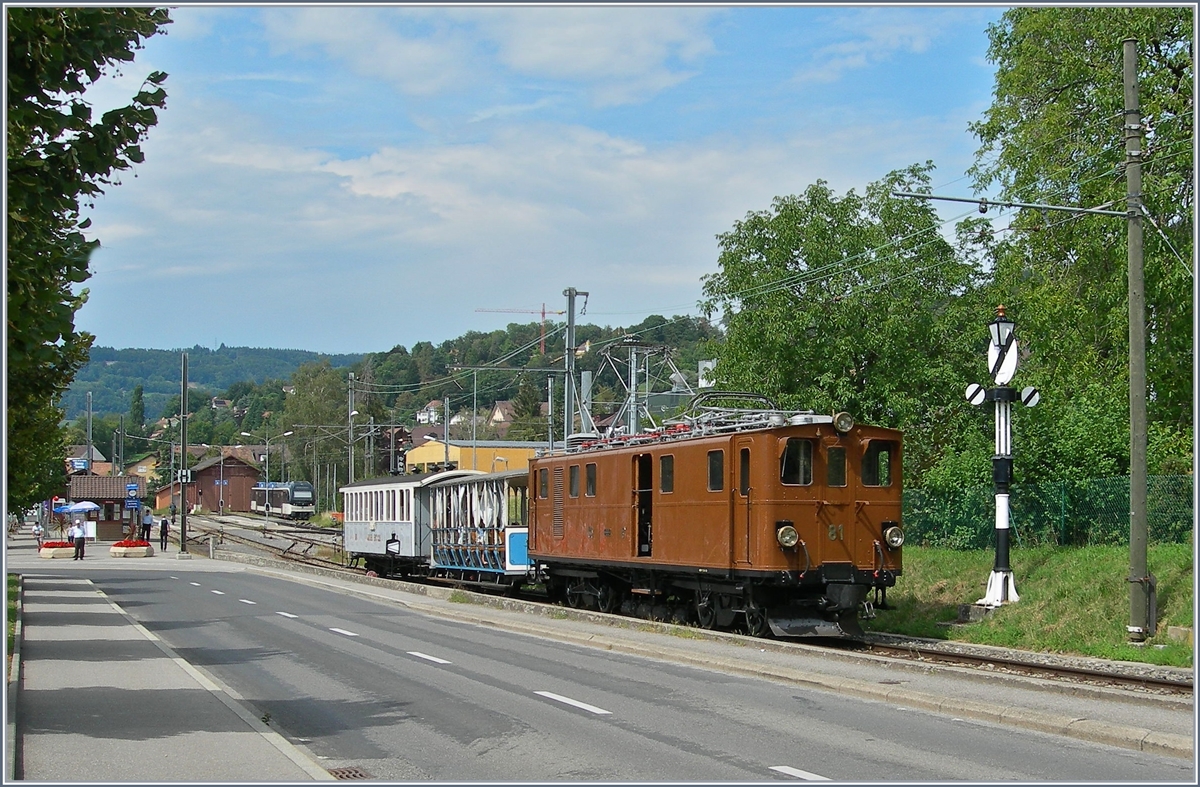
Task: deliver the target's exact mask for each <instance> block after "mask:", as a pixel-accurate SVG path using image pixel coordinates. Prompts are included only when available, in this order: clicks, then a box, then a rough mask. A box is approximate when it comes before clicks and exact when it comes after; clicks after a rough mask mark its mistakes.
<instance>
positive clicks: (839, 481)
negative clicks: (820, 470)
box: [825, 445, 846, 486]
mask: <svg viewBox="0 0 1200 787" xmlns="http://www.w3.org/2000/svg"><path fill="white" fill-rule="evenodd" d="M825 483H826V484H828V485H829V486H845V485H846V449H845V448H843V447H842V446H840V445H831V446H829V448H827V449H825Z"/></svg>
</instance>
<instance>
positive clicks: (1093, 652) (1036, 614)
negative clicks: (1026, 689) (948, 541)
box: [864, 544, 1195, 667]
mask: <svg viewBox="0 0 1200 787" xmlns="http://www.w3.org/2000/svg"><path fill="white" fill-rule="evenodd" d="M1010 558H1011V559H1010V565H1011V566H1012V569H1013V574H1014V577H1015V579H1016V586H1017V593H1018V595H1019V596H1020V600H1019V601H1017V602H1016V603H1014V604H1006V605H1005V606H1003V607H1001V608H1000V609H997V610H995V611H994V612H993V613H992V614H991V615H989V616H987V617H986V618H985V619H984V620H982V621H980V622H978V623H971V624H966V625H946V624H948V623H952V622H954V621H956V620H957V618H958V607H959V605H960V604H973V603H974V602H975V601H977V600H978V599H979V598H981V597H983V595H984V593H985V591H986V589H987V579H988V576H989V574H991V570H992V566H993V564H994V561H995V553H994V552H992V551H990V550H987V551H973V552H963V551H957V550H951V549H931V548H925V547H905V549H904V574H903V575H902V576H901V577H900V578H899V579H898V580H897V582H896V587H894V588H892V589H891V590H890V591H888V597H887V601H888V605H889V607H891V608H890V609H886V610H880V611H879V613H878V615H877V616H876V618H875V619H874V620H869V621H864V628H865V629H867V630H868V631H877V632H886V633H894V634H908V635H912V636H920V637H932V638H935V639H943V640H952V641H956V642H968V643H974V644H980V645H998V646H1002V647H1008V648H1019V649H1021V650H1032V651H1039V652H1044V653H1069V654H1075V655H1081V656H1094V657H1096V658H1104V659H1117V660H1121V661H1139V662H1146V663H1151V664H1161V665H1168V666H1177V667H1190V666H1192V661H1193V650H1192V647H1191V646H1189V645H1188V644H1187V643H1186V642H1179V641H1176V640H1172V639H1169V638H1168V637H1167V627H1168V626H1188V627H1190V626H1192V624H1193V620H1192V601H1193V596H1194V584H1195V583H1194V576H1193V565H1192V564H1193V560H1192V547H1191V545H1190V544H1160V545H1156V546H1151V547H1150V548H1149V550H1148V563H1149V566H1150V570H1151V572H1153V573H1154V575H1155V576H1156V577H1157V578H1158V632H1157V634H1156V635H1155V636H1154V637H1153V638H1151V639H1150V640H1148V641H1147V642H1146V643H1145V645H1142V646H1136V645H1132V644H1130V643H1129V642H1128V640H1127V635H1126V631H1125V626H1126V624H1128V622H1129V583H1128V581H1127V577H1128V575H1129V550H1128V548H1127V547H1078V548H1069V547H1033V548H1028V549H1024V548H1022V549H1013V550H1012V553H1011V555H1010Z"/></svg>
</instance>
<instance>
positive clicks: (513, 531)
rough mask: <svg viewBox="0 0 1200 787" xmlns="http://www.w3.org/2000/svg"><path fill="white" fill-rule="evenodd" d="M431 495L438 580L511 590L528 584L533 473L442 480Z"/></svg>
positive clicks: (433, 562)
mask: <svg viewBox="0 0 1200 787" xmlns="http://www.w3.org/2000/svg"><path fill="white" fill-rule="evenodd" d="M427 489H428V496H429V497H428V500H429V509H428V510H429V532H430V541H431V549H432V554H431V562H430V570H431V571H432V572H433V573H434V574H435V575H436V576H443V577H448V578H451V579H457V580H461V581H466V582H477V583H485V584H497V585H508V586H511V587H519V586H520V585H522V584H523V583H525V582H526V581H527V579H528V577H529V574H530V568H531V566H530V562H529V526H528V516H529V473H528V471H526V470H512V471H507V472H502V473H488V474H486V475H469V476H462V477H458V478H452V479H439V480H437V481H434V482H431V483H429V484H428V486H427Z"/></svg>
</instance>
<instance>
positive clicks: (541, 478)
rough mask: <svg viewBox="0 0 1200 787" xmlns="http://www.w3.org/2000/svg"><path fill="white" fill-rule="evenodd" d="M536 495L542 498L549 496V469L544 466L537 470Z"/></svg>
mask: <svg viewBox="0 0 1200 787" xmlns="http://www.w3.org/2000/svg"><path fill="white" fill-rule="evenodd" d="M538 497H540V498H541V499H543V500H545V499H546V498H548V497H550V471H549V470H547V469H546V468H544V467H543V468H542V469H541V470H538Z"/></svg>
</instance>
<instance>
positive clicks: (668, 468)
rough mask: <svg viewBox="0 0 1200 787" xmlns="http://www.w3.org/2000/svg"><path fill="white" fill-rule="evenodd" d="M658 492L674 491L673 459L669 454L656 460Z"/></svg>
mask: <svg viewBox="0 0 1200 787" xmlns="http://www.w3.org/2000/svg"><path fill="white" fill-rule="evenodd" d="M658 478H659V486H658V488H659V490H660V491H662V492H674V491H675V457H674V456H672V455H671V454H667V455H666V456H661V457H659V459H658Z"/></svg>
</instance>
